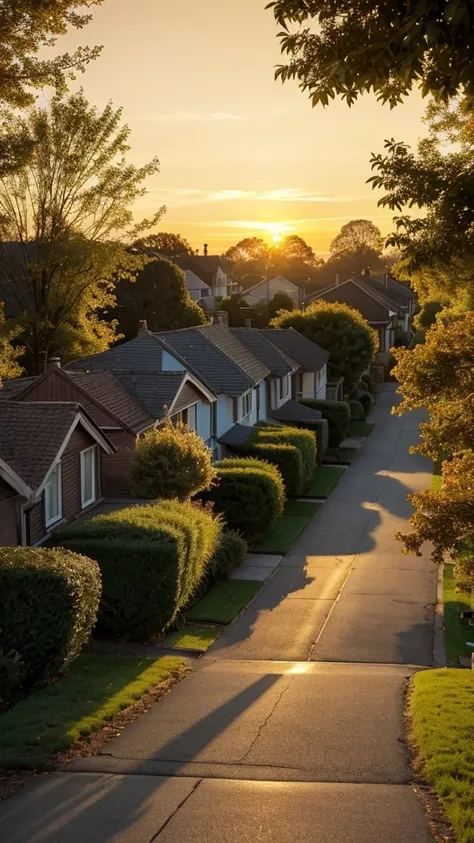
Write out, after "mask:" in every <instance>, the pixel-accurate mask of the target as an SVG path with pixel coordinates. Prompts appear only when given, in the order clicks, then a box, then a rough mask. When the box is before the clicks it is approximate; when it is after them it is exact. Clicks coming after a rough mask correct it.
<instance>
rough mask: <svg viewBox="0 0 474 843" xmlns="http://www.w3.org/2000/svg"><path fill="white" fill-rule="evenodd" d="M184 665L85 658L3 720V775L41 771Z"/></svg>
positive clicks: (0, 732)
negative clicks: (10, 771)
mask: <svg viewBox="0 0 474 843" xmlns="http://www.w3.org/2000/svg"><path fill="white" fill-rule="evenodd" d="M185 669H186V662H185V661H184V659H178V658H170V657H168V656H166V657H164V658H160V659H153V658H142V659H140V658H129V657H126V656H94V655H84V656H80V657H79V658H78V659H77V661H75V662H74V664H73V665H72V666H71V669H70V671H69V673H68V675H67V676H65V677H64V678H63V679H60V680H59V681H58V682H55V683H54V684H53V685H49V686H47V687H46V688H42V689H41V690H40V691H36V692H35V693H32V694H30V695H29V696H28V697H25V699H23V700H21V701H20V702H19V703H17V704H16V705H15V706H13V708H11V709H10V710H9V711H7V712H5V713H4V714H0V769H6V770H12V769H15V770H17V769H21V770H41V769H43V768H44V767H45V766H47V765H48V763H49V762H51V761H52V759H53V757H54V755H55V754H56V753H57V752H60V751H62V750H66V749H68V748H69V747H71V746H72V745H73V744H74V743H76V742H77V741H80V740H82V739H84V738H85V737H87V735H89V734H90V733H91V732H94V731H96V730H97V729H100V728H101V727H102V726H104V725H105V724H106V723H107V721H108V720H110V718H111V717H113V716H114V715H115V714H118V713H119V712H120V711H122V710H123V709H124V708H128V706H130V705H133V704H134V703H135V702H137V700H139V699H140V698H141V697H142V696H143V694H145V693H146V692H147V691H149V690H150V689H152V688H154V687H155V686H156V685H158V684H159V683H160V682H162V681H163V680H165V679H167V678H169V677H170V676H174V677H176V676H178V675H181V674H184V672H185Z"/></svg>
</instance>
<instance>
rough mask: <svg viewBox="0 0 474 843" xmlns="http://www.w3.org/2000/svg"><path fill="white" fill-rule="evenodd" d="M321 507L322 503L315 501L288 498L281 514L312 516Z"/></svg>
mask: <svg viewBox="0 0 474 843" xmlns="http://www.w3.org/2000/svg"><path fill="white" fill-rule="evenodd" d="M321 507H322V503H318V502H317V501H298V500H296V498H289V500H287V502H286V504H285V511H284V513H283V515H304V516H305V517H306V518H312V517H313V515H316V513H317V511H318V509H320V508H321Z"/></svg>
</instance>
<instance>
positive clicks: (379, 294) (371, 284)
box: [354, 278, 407, 313]
mask: <svg viewBox="0 0 474 843" xmlns="http://www.w3.org/2000/svg"><path fill="white" fill-rule="evenodd" d="M354 284H357V286H358V287H359V288H360V289H362V290H364V292H366V293H367V294H368V295H372V296H373V297H374V299H375V300H376V301H378V302H379V303H380V304H381V305H383V306H384V307H387V308H388V310H392V311H394V312H395V313H396V312H397V311H399V310H400V309H403V310H406V309H407V303H406V301H405V299H401V300H399V298H397V297H392V295H391V292H390V291H389V290H386V289H385V287H382V285H381V284H379V283H378V281H375V279H374V278H355V279H354Z"/></svg>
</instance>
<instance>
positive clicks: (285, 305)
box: [268, 291, 295, 321]
mask: <svg viewBox="0 0 474 843" xmlns="http://www.w3.org/2000/svg"><path fill="white" fill-rule="evenodd" d="M294 309H295V305H294V302H293V299H292V298H291V296H289V295H288V293H285V292H283V291H281V292H279V293H275V295H274V296H273V298H271V299H270V301H269V302H268V321H270V319H273V318H274V317H275V316H277V315H278V313H279V311H280V310H289V311H292V310H294Z"/></svg>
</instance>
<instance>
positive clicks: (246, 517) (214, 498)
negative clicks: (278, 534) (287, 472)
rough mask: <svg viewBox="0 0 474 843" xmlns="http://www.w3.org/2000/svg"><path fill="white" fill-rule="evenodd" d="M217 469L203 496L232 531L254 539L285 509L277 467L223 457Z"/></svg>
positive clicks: (271, 524)
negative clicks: (224, 458)
mask: <svg viewBox="0 0 474 843" xmlns="http://www.w3.org/2000/svg"><path fill="white" fill-rule="evenodd" d="M229 463H230V464H229ZM214 468H215V469H216V472H217V480H216V482H215V483H214V485H213V486H212V487H211V488H210V489H207V490H206V491H205V492H202V493H201V495H200V499H201V500H203V501H205V502H208V501H211V502H212V503H213V504H214V508H215V510H216V511H217V512H219V513H221V514H222V516H223V518H224V520H225V522H226V524H227V526H228V527H229V528H230V529H231V530H239V531H240V532H241V533H243V535H244V536H245V538H246V539H248V540H249V541H255V540H256V539H258V538H259V537H260V536H261V535H263V533H265V532H266V531H267V530H268V529H270V527H272V526H273V524H274V523H275V522H276V521H277V519H278V518H279V517H280V515H281V514H282V512H283V507H284V505H285V489H284V486H283V481H282V478H281V477H280V476H277V473H276V471H275V468H274V467H272V468H271V467H269V466H268V464H267V463H265V462H262V461H258V460H255V459H254V460H246V459H241V460H237V459H231V460H230V461H229V462H228V461H227V460H221V461H220V462H217V463H215V464H214Z"/></svg>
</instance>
